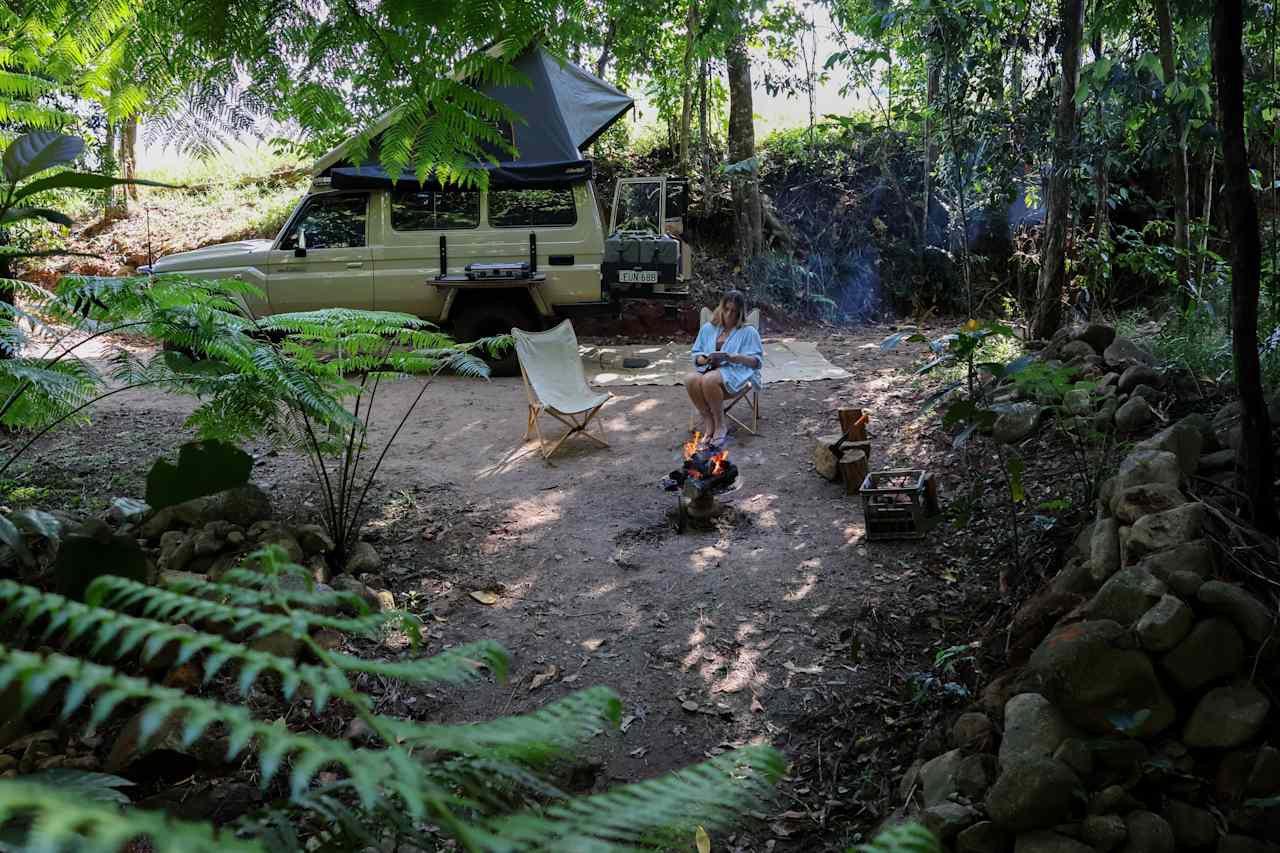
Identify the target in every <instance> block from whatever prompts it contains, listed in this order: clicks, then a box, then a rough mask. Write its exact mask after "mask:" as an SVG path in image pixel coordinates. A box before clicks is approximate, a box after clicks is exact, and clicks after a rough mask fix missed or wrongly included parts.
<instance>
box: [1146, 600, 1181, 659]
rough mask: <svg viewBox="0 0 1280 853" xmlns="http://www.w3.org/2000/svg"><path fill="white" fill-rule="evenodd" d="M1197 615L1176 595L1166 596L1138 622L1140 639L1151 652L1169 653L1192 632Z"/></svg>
mask: <svg viewBox="0 0 1280 853" xmlns="http://www.w3.org/2000/svg"><path fill="white" fill-rule="evenodd" d="M1194 621H1195V614H1194V613H1192V612H1191V608H1190V607H1188V606H1187V603H1186V602H1185V601H1183V600H1182V599H1181V598H1178V597H1177V596H1176V595H1164V596H1161V598H1160V600H1159V601H1157V602H1156V603H1155V605H1154V606H1152V607H1151V609H1150V610H1148V611H1147V612H1146V613H1144V614H1142V618H1141V619H1139V620H1138V628H1137V631H1138V639H1139V640H1140V641H1141V642H1142V647H1143V648H1144V649H1146V650H1147V651H1151V652H1167V651H1169V650H1170V649H1172V648H1173V647H1174V646H1176V645H1178V643H1180V642H1182V640H1183V638H1184V637H1186V636H1187V633H1188V632H1189V631H1190V630H1191V625H1192V623H1193V622H1194Z"/></svg>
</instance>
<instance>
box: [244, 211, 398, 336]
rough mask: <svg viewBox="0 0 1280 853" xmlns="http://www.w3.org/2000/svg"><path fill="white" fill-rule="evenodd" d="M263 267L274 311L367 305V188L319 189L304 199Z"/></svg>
mask: <svg viewBox="0 0 1280 853" xmlns="http://www.w3.org/2000/svg"><path fill="white" fill-rule="evenodd" d="M304 234H305V237H303V235H304ZM304 245H305V248H304V247H303V246H304ZM267 267H268V269H267V298H268V299H269V300H270V302H271V311H272V312H273V313H283V312H289V311H315V310H318V309H321V308H362V309H372V308H373V257H372V254H371V252H370V249H369V193H367V192H355V193H347V192H334V193H322V194H318V195H314V196H312V197H311V198H309V199H307V202H306V204H305V205H303V206H302V208H301V209H300V210H299V211H298V212H297V213H296V214H295V215H294V217H293V219H292V221H291V222H290V223H289V225H288V226H287V227H286V229H285V231H284V233H283V235H282V236H281V238H280V240H279V241H278V242H277V243H276V245H275V246H274V247H273V248H272V250H271V252H270V255H269V257H268V261H267Z"/></svg>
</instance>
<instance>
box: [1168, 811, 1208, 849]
mask: <svg viewBox="0 0 1280 853" xmlns="http://www.w3.org/2000/svg"><path fill="white" fill-rule="evenodd" d="M1164 819H1165V820H1166V821H1168V823H1169V828H1170V829H1171V830H1172V831H1173V840H1174V841H1175V842H1177V845H1178V847H1179V848H1181V849H1184V850H1192V849H1196V848H1200V847H1208V846H1209V845H1210V844H1212V843H1213V842H1214V841H1215V840H1217V838H1218V822H1217V821H1216V820H1214V819H1213V815H1212V814H1210V813H1209V812H1207V811H1205V810H1204V809H1199V808H1196V807H1195V806H1193V805H1190V804H1188V803H1184V802H1182V801H1181V800H1172V799H1171V800H1166V801H1165V804H1164Z"/></svg>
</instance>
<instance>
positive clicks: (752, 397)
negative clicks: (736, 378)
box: [690, 308, 760, 435]
mask: <svg viewBox="0 0 1280 853" xmlns="http://www.w3.org/2000/svg"><path fill="white" fill-rule="evenodd" d="M710 322H711V309H710V308H703V309H702V313H701V314H700V315H699V316H698V328H699V329H701V328H702V327H703V326H705V325H707V324H708V323H710ZM743 325H744V326H755V328H756V331H757V332H758V331H760V309H759V308H755V309H753V310H751V311H748V312H747V319H746V320H745V321H744V322H743ZM743 400H746V401H747V404H748V405H749V406H750V407H751V415H750V420H751V423H749V424H748V423H747V422H746V421H744V420H739V419H738V417H737V416H736V415H734V414H733V412H732V411H731V410H732V409H733V407H734V406H736V405H738V403H740V402H742V401H743ZM724 414H725V417H727V418H728V419H729V420H731V421H733V422H734V423H736V424H737V425H738V426H740V427H742V428H743V429H745V430H746V431H747V432H749V433H751V434H752V435H759V434H760V432H759V429H760V389H759V388H757V387H755V386H754V385H752V384H751V383H750V382H748V383H747V384H746V385H743V386H742V390H741V391H739V392H738V393H737V394H736V395H735V396H733V397H726V398H725V400H724ZM701 417H702V415H700V414H698V412H697V411H695V412H694V418H695V419H700V418H701ZM696 422H697V421H696V420H694V421H691V423H696ZM690 429H691V430H692V429H693V427H692V426H691V427H690Z"/></svg>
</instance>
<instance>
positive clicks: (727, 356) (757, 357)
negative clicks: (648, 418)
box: [684, 290, 764, 447]
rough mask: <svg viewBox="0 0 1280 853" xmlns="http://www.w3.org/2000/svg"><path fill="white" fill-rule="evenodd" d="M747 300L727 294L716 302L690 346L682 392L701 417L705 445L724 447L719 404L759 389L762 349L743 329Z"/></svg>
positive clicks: (755, 337) (755, 336) (751, 333)
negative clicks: (689, 364)
mask: <svg viewBox="0 0 1280 853" xmlns="http://www.w3.org/2000/svg"><path fill="white" fill-rule="evenodd" d="M746 316H747V299H746V297H745V296H743V295H742V292H741V291H738V290H730V291H729V292H727V293H726V294H725V295H724V296H723V297H721V299H720V305H719V306H718V307H717V308H716V310H715V313H713V314H712V315H711V322H709V323H706V324H704V325H703V327H702V329H701V330H700V331H699V332H698V339H697V340H695V341H694V342H693V367H694V370H695V371H696V372H695V373H691V374H689V375H688V376H686V377H685V380H684V387H685V390H686V391H688V392H689V399H690V400H692V401H693V405H694V408H696V409H697V410H698V412H699V413H700V414H701V415H702V435H703V436H705V437H706V441H707V443H708V444H709V445H711V446H715V447H718V446H719V445H721V444H723V443H724V439H725V436H726V435H727V433H728V428H727V427H726V426H725V416H724V403H725V401H726V400H730V401H732V400H734V399H735V398H737V397H740V396H742V395H743V394H746V393H747V392H748V391H750V390H751V389H752V388H759V387H760V368H761V367H763V366H764V345H763V344H762V343H761V342H760V332H759V331H757V330H756V328H755V327H754V326H749V325H746V324H745V322H744V320H745V319H746Z"/></svg>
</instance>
